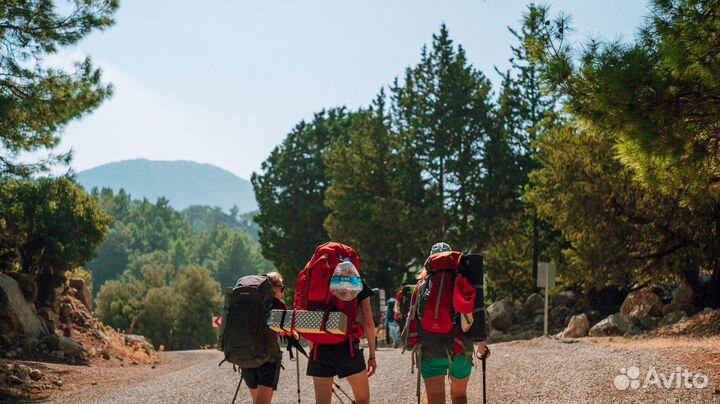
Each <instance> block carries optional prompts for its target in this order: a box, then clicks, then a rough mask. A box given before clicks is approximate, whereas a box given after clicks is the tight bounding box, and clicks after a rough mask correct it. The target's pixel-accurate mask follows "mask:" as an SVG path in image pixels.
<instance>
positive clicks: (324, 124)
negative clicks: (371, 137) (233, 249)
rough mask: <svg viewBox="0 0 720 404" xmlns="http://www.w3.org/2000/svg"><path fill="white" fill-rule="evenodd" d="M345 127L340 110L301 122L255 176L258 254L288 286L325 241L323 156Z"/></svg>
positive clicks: (346, 121) (345, 117) (343, 135)
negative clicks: (273, 266)
mask: <svg viewBox="0 0 720 404" xmlns="http://www.w3.org/2000/svg"><path fill="white" fill-rule="evenodd" d="M348 125H349V118H348V113H347V112H346V111H345V109H344V108H340V109H333V110H329V111H323V112H321V113H318V114H316V115H315V117H314V118H313V120H312V122H310V123H307V122H304V121H303V122H300V123H299V124H298V125H297V126H295V128H294V129H293V130H292V132H290V134H288V136H287V137H286V138H285V140H284V141H283V143H282V144H281V145H279V146H277V147H275V149H273V151H272V153H271V154H270V157H268V158H267V160H265V161H264V162H263V163H262V173H261V174H258V173H253V176H252V184H253V188H254V189H255V198H256V199H257V202H258V206H259V208H260V211H259V212H258V214H257V216H256V217H255V221H256V222H257V224H258V225H259V226H260V245H261V246H262V253H263V255H264V256H265V258H267V259H269V260H270V261H272V262H273V264H274V265H275V267H276V268H277V269H278V271H279V272H280V273H281V274H282V275H283V277H284V278H285V279H286V280H287V282H288V284H289V285H293V284H294V280H295V278H296V276H297V274H298V272H299V271H300V270H301V269H302V268H303V267H304V266H305V263H306V262H307V260H308V259H309V257H310V256H311V255H312V253H313V251H315V248H316V247H317V246H318V245H320V244H322V243H324V242H326V241H328V235H327V232H326V230H325V228H324V227H323V223H324V222H325V218H326V217H327V215H328V211H327V208H326V207H325V204H324V201H325V191H326V190H327V188H328V186H329V184H328V178H327V173H326V169H325V164H324V161H323V155H324V154H325V152H326V150H327V149H328V147H329V146H330V144H331V143H332V142H333V141H335V140H336V139H341V138H346V137H347V130H348Z"/></svg>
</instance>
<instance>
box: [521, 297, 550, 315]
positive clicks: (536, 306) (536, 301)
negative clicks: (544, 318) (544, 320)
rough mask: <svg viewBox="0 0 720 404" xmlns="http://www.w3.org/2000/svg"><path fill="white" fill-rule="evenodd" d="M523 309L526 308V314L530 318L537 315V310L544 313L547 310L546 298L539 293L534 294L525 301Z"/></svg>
mask: <svg viewBox="0 0 720 404" xmlns="http://www.w3.org/2000/svg"><path fill="white" fill-rule="evenodd" d="M523 308H525V313H527V314H528V315H529V316H532V315H534V314H536V310H540V311H541V312H543V311H544V310H545V298H544V297H542V295H541V294H539V293H533V294H532V295H530V296H528V298H527V299H525V303H524V304H523Z"/></svg>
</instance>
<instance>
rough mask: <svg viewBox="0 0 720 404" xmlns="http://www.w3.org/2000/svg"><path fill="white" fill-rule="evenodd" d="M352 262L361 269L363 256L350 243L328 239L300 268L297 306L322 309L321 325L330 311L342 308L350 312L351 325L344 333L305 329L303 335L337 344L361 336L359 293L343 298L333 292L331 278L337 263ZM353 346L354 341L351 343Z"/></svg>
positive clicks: (317, 340)
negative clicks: (344, 299)
mask: <svg viewBox="0 0 720 404" xmlns="http://www.w3.org/2000/svg"><path fill="white" fill-rule="evenodd" d="M346 258H347V259H350V262H352V264H353V265H354V266H355V268H356V269H357V270H358V272H360V259H359V258H358V255H357V253H356V252H355V250H353V249H352V248H351V247H348V246H346V245H344V244H340V243H334V242H328V243H325V244H323V245H321V246H319V247H318V248H317V249H315V253H314V254H313V256H312V258H311V259H310V261H309V262H308V263H307V264H306V265H305V268H304V269H303V270H302V271H300V273H299V274H298V277H297V281H296V283H295V302H294V309H295V310H311V311H323V312H324V315H323V320H322V322H323V323H322V325H321V327H324V324H325V320H327V314H328V312H330V311H340V312H343V313H345V315H346V316H347V321H348V327H347V333H346V334H345V335H337V334H330V333H327V332H326V333H303V334H302V336H303V337H304V338H305V339H307V340H308V341H312V342H314V343H316V344H337V343H340V342H343V341H346V340H350V343H351V344H352V340H353V339H356V338H360V337H361V336H362V334H363V329H362V326H361V325H360V324H358V323H357V321H356V320H357V315H358V301H357V297H356V298H355V299H353V300H350V301H347V302H346V301H343V300H340V299H338V298H337V297H335V296H333V294H332V293H330V278H331V277H332V275H333V272H334V271H335V267H336V266H337V265H338V264H339V263H340V262H341V261H342V260H343V259H346ZM351 347H352V345H351Z"/></svg>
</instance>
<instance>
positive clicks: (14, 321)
mask: <svg viewBox="0 0 720 404" xmlns="http://www.w3.org/2000/svg"><path fill="white" fill-rule="evenodd" d="M49 333H50V331H49V330H48V328H47V326H46V324H45V323H44V322H43V321H42V320H41V319H40V317H38V315H37V313H36V311H35V306H34V305H33V304H32V303H31V302H28V301H27V300H25V296H23V293H22V291H21V290H20V288H19V287H18V284H17V282H16V281H15V279H13V278H11V277H9V276H7V275H5V274H0V334H3V335H5V336H8V337H13V336H31V337H35V338H38V337H41V336H43V335H47V334H49Z"/></svg>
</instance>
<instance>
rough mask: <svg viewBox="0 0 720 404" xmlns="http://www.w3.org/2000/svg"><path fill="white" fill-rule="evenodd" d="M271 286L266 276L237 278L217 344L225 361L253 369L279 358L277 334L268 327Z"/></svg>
mask: <svg viewBox="0 0 720 404" xmlns="http://www.w3.org/2000/svg"><path fill="white" fill-rule="evenodd" d="M272 303H273V284H272V282H271V281H270V279H269V278H268V277H267V276H265V275H248V276H244V277H242V278H240V279H239V280H238V281H237V284H236V285H235V287H234V288H233V290H232V295H231V297H230V302H229V305H228V307H227V308H226V310H227V315H226V324H223V330H222V335H221V336H220V341H221V345H222V347H221V348H222V351H223V353H224V354H225V360H226V361H228V362H230V363H233V364H235V365H238V366H240V367H241V368H256V367H259V366H261V365H263V364H265V363H266V362H269V361H273V360H277V359H278V358H279V357H280V356H281V355H282V353H281V351H280V350H279V347H278V344H277V343H276V338H277V336H276V334H275V333H274V332H273V331H272V330H270V328H269V327H268V325H267V318H268V316H269V314H270V311H271V310H272Z"/></svg>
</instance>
